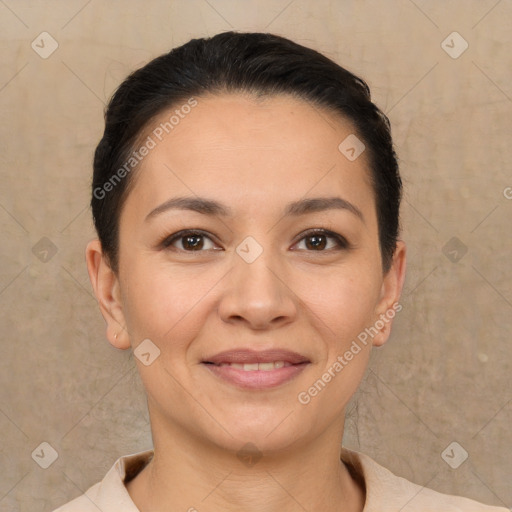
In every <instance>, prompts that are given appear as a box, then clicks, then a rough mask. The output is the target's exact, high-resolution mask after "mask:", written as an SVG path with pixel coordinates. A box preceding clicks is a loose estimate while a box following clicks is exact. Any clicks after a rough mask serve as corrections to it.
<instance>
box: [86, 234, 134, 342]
mask: <svg viewBox="0 0 512 512" xmlns="http://www.w3.org/2000/svg"><path fill="white" fill-rule="evenodd" d="M85 259H86V262H87V271H88V273H89V279H90V280H91V284H92V287H93V290H94V294H95V296H96V299H97V300H98V304H99V307H100V311H101V314H102V315H103V318H104V319H105V322H106V324H107V329H106V336H107V339H108V341H109V342H110V343H111V345H113V346H114V347H116V348H119V349H128V348H130V339H129V336H128V333H127V330H126V327H125V326H126V323H125V318H124V313H123V307H122V303H121V299H120V293H119V280H118V277H117V275H116V273H115V272H114V271H113V270H112V268H111V267H110V265H109V262H108V259H107V257H106V256H105V254H104V253H103V250H102V247H101V243H100V241H99V240H92V241H91V242H89V243H88V244H87V248H86V250H85Z"/></svg>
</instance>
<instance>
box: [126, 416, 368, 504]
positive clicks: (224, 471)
mask: <svg viewBox="0 0 512 512" xmlns="http://www.w3.org/2000/svg"><path fill="white" fill-rule="evenodd" d="M155 416H156V415H154V414H153V417H152V430H153V439H154V445H155V453H154V457H153V459H152V460H151V462H150V463H149V464H148V465H147V466H146V467H145V468H144V470H143V471H141V472H140V473H139V475H137V476H136V477H135V478H134V479H133V480H131V481H130V482H129V483H128V484H127V486H126V487H127V489H128V492H129V494H130V496H131V498H132V500H133V501H134V503H135V505H136V506H137V507H138V509H139V510H140V511H141V512H149V511H151V512H160V511H164V510H170V509H172V510H187V511H190V512H194V511H201V510H205V509H208V510H209V511H211V512H220V511H222V512H234V511H237V512H238V511H239V510H244V511H247V512H263V511H265V512H278V511H279V512H281V511H282V510H287V511H290V512H294V511H297V512H299V511H300V512H303V511H304V510H323V511H325V512H330V511H333V512H334V511H337V512H339V511H344V512H345V511H346V512H361V511H362V510H363V507H364V490H363V489H362V488H361V486H360V485H359V484H358V483H357V482H356V481H355V480H354V479H353V477H352V476H351V474H350V472H349V471H348V469H347V467H346V466H345V465H344V464H343V462H342V461H341V460H340V450H341V438H342V434H343V421H342V422H341V425H340V422H336V423H335V424H333V425H331V426H330V428H329V429H328V430H326V431H325V432H324V433H323V434H322V436H321V437H320V438H317V439H315V440H314V441H311V442H309V443H308V444H303V445H296V446H289V447H287V448H286V449H285V450H279V451H278V450H274V451H265V452H264V453H263V454H261V453H254V454H252V455H253V456H252V458H251V454H250V453H248V452H244V453H241V452H240V451H239V452H238V453H237V452H236V451H230V450H227V449H225V448H222V447H219V446H217V445H213V444H211V443H210V444H208V443H207V442H206V441H205V440H204V438H198V437H196V436H194V434H193V433H191V432H190V431H185V430H184V429H180V428H177V427H176V426H175V427H174V428H170V427H169V425H168V424H167V425H165V428H164V424H163V422H161V421H158V418H157V417H155Z"/></svg>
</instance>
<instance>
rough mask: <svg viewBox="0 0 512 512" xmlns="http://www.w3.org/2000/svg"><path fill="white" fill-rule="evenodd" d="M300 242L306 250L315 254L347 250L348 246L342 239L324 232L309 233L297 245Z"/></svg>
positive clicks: (335, 234) (339, 236)
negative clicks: (315, 252)
mask: <svg viewBox="0 0 512 512" xmlns="http://www.w3.org/2000/svg"><path fill="white" fill-rule="evenodd" d="M302 242H304V245H305V249H306V250H308V251H317V252H326V251H330V250H336V249H338V250H340V249H347V248H348V246H349V244H348V242H347V241H346V240H345V238H344V237H342V236H341V235H338V234H337V233H333V232H331V231H325V230H316V231H310V232H309V233H307V234H306V235H305V236H303V237H302V238H301V239H300V240H299V244H300V243H302Z"/></svg>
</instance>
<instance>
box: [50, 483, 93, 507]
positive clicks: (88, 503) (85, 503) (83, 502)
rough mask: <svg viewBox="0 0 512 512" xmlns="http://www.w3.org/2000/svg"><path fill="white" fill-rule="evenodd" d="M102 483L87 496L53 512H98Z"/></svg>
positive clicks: (87, 493)
mask: <svg viewBox="0 0 512 512" xmlns="http://www.w3.org/2000/svg"><path fill="white" fill-rule="evenodd" d="M100 485H101V483H100V482H98V483H97V484H96V485H93V486H92V487H91V488H90V489H89V490H88V491H87V492H86V493H85V494H82V496H79V497H78V498H75V499H74V500H72V501H70V502H68V503H66V504H65V505H62V506H61V507H59V508H57V509H55V510H54V511H53V512H98V506H97V505H96V502H97V498H98V489H99V487H100Z"/></svg>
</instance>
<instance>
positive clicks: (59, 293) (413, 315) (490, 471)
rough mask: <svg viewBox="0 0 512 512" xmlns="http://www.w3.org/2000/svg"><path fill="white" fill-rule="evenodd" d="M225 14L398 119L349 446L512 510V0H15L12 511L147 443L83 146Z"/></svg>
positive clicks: (7, 90)
mask: <svg viewBox="0 0 512 512" xmlns="http://www.w3.org/2000/svg"><path fill="white" fill-rule="evenodd" d="M229 29H235V30H255V31H270V32H274V33H277V34H281V35H284V36H288V37H291V38H293V39H295V40H296V41H298V42H300V43H302V44H305V45H308V46H312V47H314V48H316V49H318V50H320V51H322V52H324V53H325V54H327V55H328V56H330V57H331V58H333V59H335V60H336V61H338V62H339V63H340V64H342V65H344V66H345V67H347V68H349V69H350V70H352V71H354V72H355V73H357V74H360V75H361V76H363V77H364V78H365V79H366V80H367V81H368V83H369V85H370V87H371V89H372V92H373V95H374V98H375V101H376V102H377V104H378V105H379V106H380V107H381V108H382V109H383V110H384V111H385V112H386V113H388V115H389V117H390V119H391V122H392V125H393V133H394V138H395V141H396V145H397V150H398V153H399V156H400V159H401V170H402V174H403V177H404V181H405V186H406V195H405V200H404V203H403V224H404V228H405V229H404V238H405V240H406V241H407V243H408V246H409V271H408V277H407V282H406V290H405V293H404V297H403V301H402V303H403V306H404V309H403V311H402V312H401V313H400V314H399V315H398V316H397V319H396V323H395V328H394V331H393V335H392V338H391V340H390V342H389V343H388V344H387V345H386V346H385V347H384V348H382V349H379V350H377V351H376V352H375V353H374V355H373V359H372V364H371V368H370V370H369V371H368V373H367V377H366V379H365V381H364V383H363V385H362V387H361V389H360V392H359V393H358V396H357V400H356V401H354V402H353V405H352V407H351V409H350V412H349V415H348V419H347V429H346V434H345V443H346V445H347V446H349V447H351V448H355V449H358V450H361V451H363V452H365V453H367V454H369V455H370V456H372V457H373V458H375V459H376V460H377V461H378V462H379V463H381V464H383V465H385V466H386V467H388V468H390V469H391V470H392V471H394V472H396V473H398V474H400V475H402V476H404V477H406V478H408V479H410V480H413V481H415V482H417V483H420V484H422V485H427V486H428V487H432V488H434V489H437V490H439V491H442V492H447V493H453V494H462V495H466V496H468V497H472V498H474V499H478V500H481V501H484V502H488V503H491V504H497V505H498V504H499V505H506V506H508V507H512V488H511V481H512V448H511V440H512V438H511V432H510V431H511V429H510V426H511V421H512V388H511V385H510V380H509V376H510V374H511V371H512V361H511V350H510V333H511V317H512V270H511V256H512V254H511V243H510V234H511V230H510V224H511V218H512V199H507V197H506V196H507V195H508V197H509V198H510V197H511V196H512V189H510V188H507V187H512V173H511V167H510V165H511V164H510V162H511V161H512V144H511V140H510V134H511V120H512V85H511V84H512V81H511V69H512V51H511V45H512V4H511V3H510V2H505V1H496V0H485V1H484V0H474V1H462V0H460V1H455V0H450V1H444V0H443V1H441V0H438V1H421V0H415V1H414V2H413V1H412V0H393V1H382V0H379V1H377V0H376V1H361V0H359V1H357V0H350V1H343V0H338V1H335V0H331V1H329V0H315V1H313V0H294V1H290V0H276V1H257V2H256V1H249V0H242V1H240V0H239V1H236V0H208V1H206V0H189V1H186V0H176V1H158V0H152V1H145V2H142V1H139V2H137V1H134V0H130V1H126V0H125V1H122V2H121V1H105V2H102V1H100V0H91V1H89V2H87V0H79V1H60V2H57V1H46V2H35V1H30V2H29V1H14V0H4V1H1V2H0V39H1V50H0V109H1V112H2V122H1V126H0V133H1V141H2V146H1V147H2V151H1V152H0V173H1V179H0V225H1V233H2V235H1V236H2V242H1V247H0V258H1V264H0V325H1V330H2V345H1V357H0V369H1V371H0V378H1V387H0V431H1V434H2V435H1V437H2V443H1V447H0V475H1V476H0V511H2V512H3V511H9V512H11V511H18V510H19V511H30V512H37V511H50V510H52V509H53V508H54V507H56V506H57V505H60V504H62V503H64V502H65V501H68V500H69V499H71V498H73V497H75V496H77V495H79V494H81V493H82V492H83V491H84V490H85V489H87V488H88V487H89V486H90V485H92V484H93V483H94V482H96V481H98V480H100V479H101V478H102V477H103V475H104V474H105V472H106V471H107V470H108V468H110V466H111V465H112V463H113V462H114V460H115V459H116V458H117V457H119V456H120V455H123V454H127V453H132V452H136V451H140V450H143V449H146V448H149V447H151V438H150V434H149V424H148V416H147V412H146V404H145V397H144V395H143V392H142V388H141V384H140V382H139V378H138V374H137V372H136V369H135V363H134V361H133V356H132V355H131V354H130V353H128V352H120V351H118V350H116V349H113V348H112V347H111V346H110V345H109V344H108V343H107V342H106V340H105V338H104V324H103V321H102V319H101V317H100V313H99V311H98V308H97V304H96V302H95V300H94V298H93V297H92V295H91V288H90V285H89V282H88V277H87V274H86V268H85V263H84V256H83V254H84V246H85V244H86V242H87V241H88V240H89V239H90V238H92V237H93V235H94V234H93V230H92V224H91V220H90V210H89V208H88V201H89V182H90V176H91V159H92V151H93V149H94V147H95V145H96V143H97V142H98V140H99V137H100V135H101V132H102V130H103V125H102V111H103V106H104V103H105V102H106V100H107V99H108V98H109V96H110V95H111V93H112V92H113V90H114V88H115V87H116V86H117V85H118V84H119V82H120V81H121V80H122V79H123V78H124V77H125V76H126V74H127V73H128V72H129V71H131V70H133V69H135V68H136V67H138V66H139V65H141V64H142V63H145V62H147V61H148V60H150V59H151V58H153V57H155V56H157V55H158V54H159V53H161V52H164V51H168V50H169V49H170V48H171V47H173V46H176V45H178V44H181V43H184V42H185V41H187V40H188V39H190V38H191V37H202V36H205V35H213V34H215V33H217V32H221V31H225V30H229ZM43 31H47V32H48V33H50V34H51V36H52V37H53V38H54V39H55V40H56V41H57V42H58V44H59V47H58V49H57V50H56V51H55V52H54V53H53V54H52V55H51V56H49V57H48V58H47V59H43V58H41V57H40V56H39V55H38V53H36V51H34V50H33V49H32V48H31V42H32V41H33V40H36V43H37V42H38V41H40V39H41V38H38V36H39V34H40V33H41V32H43ZM453 31H457V32H458V33H460V34H461V36H462V37H463V38H464V39H465V40H466V41H467V43H468V44H469V47H468V49H467V50H466V51H465V52H464V53H463V54H462V55H460V56H459V57H458V58H456V59H454V58H452V57H450V56H449V55H448V54H447V53H446V52H445V51H444V50H443V48H442V46H441V43H442V41H443V40H444V39H445V38H446V37H447V36H448V35H449V34H451V33H452V32H453ZM47 41H48V40H47ZM448 44H449V45H452V46H453V45H454V49H455V50H456V49H458V48H460V46H459V43H456V40H454V43H453V44H452V43H451V39H448ZM46 48H48V46H46ZM40 51H41V50H40ZM507 191H508V192H507ZM43 237H46V238H47V239H49V240H51V244H50V243H49V242H48V240H46V239H44V240H43V241H42V242H40V240H41V239H42V238H43ZM452 237H457V239H458V240H459V241H460V242H458V243H459V245H460V244H463V246H462V245H460V247H466V248H467V253H466V254H465V255H464V256H463V257H462V258H461V259H460V260H459V261H458V262H452V261H451V260H450V259H449V258H452V259H453V258H454V257H460V256H461V255H462V253H463V251H462V250H461V249H460V248H459V249H456V252H455V253H452V254H450V253H449V251H448V250H446V249H444V250H443V248H444V246H445V244H446V243H447V242H448V241H449V240H450V239H451V238H452ZM38 244H39V245H38ZM34 247H35V249H34ZM55 250H56V253H55V254H53V252H55ZM45 251H48V252H45ZM445 253H446V255H445ZM356 424H357V429H356ZM453 441H456V442H458V443H459V444H460V445H461V446H462V447H463V448H464V449H465V450H466V451H467V452H468V453H469V458H468V459H467V460H466V461H465V462H464V463H463V464H462V465H461V466H460V467H459V468H458V469H452V468H451V467H449V466H448V464H447V463H446V462H445V461H444V460H443V458H442V457H441V453H442V452H443V450H444V449H445V448H446V447H447V446H448V445H449V444H450V443H451V442H453ZM42 442H47V443H49V444H50V445H51V446H52V447H53V448H54V449H55V450H56V452H57V454H58V458H57V460H56V461H55V462H54V463H53V464H52V465H51V466H50V467H49V468H48V469H43V468H41V467H40V466H39V465H38V464H37V463H36V462H35V460H34V459H33V458H32V456H31V454H32V452H33V451H34V450H35V449H36V448H37V447H38V446H39V445H40V443H42ZM36 453H40V449H39V452H37V451H36ZM48 453H49V452H48V449H47V451H46V455H45V457H46V456H47V454H48ZM34 458H36V457H34ZM40 460H41V458H40Z"/></svg>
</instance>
